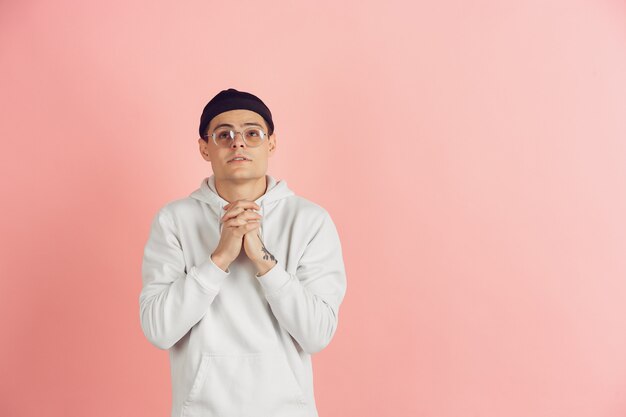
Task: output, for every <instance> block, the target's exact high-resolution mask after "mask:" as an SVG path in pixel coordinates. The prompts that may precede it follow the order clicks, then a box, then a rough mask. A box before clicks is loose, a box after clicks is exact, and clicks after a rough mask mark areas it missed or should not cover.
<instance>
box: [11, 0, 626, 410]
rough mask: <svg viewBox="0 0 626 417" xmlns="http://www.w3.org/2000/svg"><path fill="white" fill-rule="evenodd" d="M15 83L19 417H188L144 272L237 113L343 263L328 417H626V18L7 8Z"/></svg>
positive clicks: (320, 367) (608, 5)
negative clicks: (258, 109) (206, 153)
mask: <svg viewBox="0 0 626 417" xmlns="http://www.w3.org/2000/svg"><path fill="white" fill-rule="evenodd" d="M0 68H1V70H0V71H1V77H0V91H2V93H1V94H0V122H1V123H0V135H1V137H2V153H1V158H2V159H1V161H0V162H1V163H0V170H1V172H0V174H2V175H1V176H0V178H1V181H2V184H1V186H2V192H3V198H2V216H1V217H0V226H1V231H2V238H3V239H2V243H1V245H2V248H1V249H2V251H1V253H2V255H1V257H0V268H1V270H0V273H1V277H2V281H1V284H2V290H1V291H0V325H1V328H2V343H1V344H0V374H1V375H2V377H1V378H0V415H2V416H7V417H30V416H44V415H45V416H49V417H62V416H63V417H68V416H71V417H74V416H77V417H78V416H80V417H83V416H90V417H100V416H103V417H104V416H107V417H108V416H168V415H169V411H170V410H169V407H170V381H169V364H168V355H167V352H166V351H161V350H158V349H156V348H155V347H153V346H152V345H150V344H149V342H148V341H147V340H146V339H145V338H144V336H143V334H142V332H141V328H140V325H139V313H138V296H139V291H140V289H141V274H140V268H141V259H142V252H143V246H144V244H145V242H146V239H147V237H148V231H149V226H150V221H151V219H152V216H153V215H154V214H155V212H156V210H157V209H158V208H159V207H161V206H162V205H163V204H165V203H166V202H168V201H170V200H172V199H176V198H181V197H184V196H187V195H188V194H189V193H190V192H191V191H193V190H194V189H196V188H197V187H198V186H199V184H200V181H201V179H202V178H203V177H205V176H207V175H210V173H211V170H210V164H208V163H207V162H205V161H204V160H202V158H201V157H200V155H199V153H198V150H197V143H196V139H197V125H198V120H199V117H200V112H201V110H202V107H203V106H204V104H205V103H206V101H207V100H208V99H210V98H211V97H212V96H213V95H214V94H216V93H217V92H218V91H220V90H222V89H225V88H229V87H234V88H237V89H241V90H246V91H251V92H254V93H255V94H257V95H259V96H260V97H261V98H262V99H263V100H264V101H266V103H267V104H268V105H269V107H270V108H271V109H272V112H273V113H274V115H275V123H276V134H277V143H278V148H277V153H276V155H275V156H274V157H273V158H272V159H270V169H269V173H270V174H271V175H274V176H275V177H277V178H281V179H286V180H287V181H288V183H289V185H290V187H292V188H293V189H294V190H295V191H296V192H297V193H299V194H300V195H303V196H305V197H307V198H309V199H311V200H313V201H316V202H318V203H319V204H320V205H322V206H323V207H325V208H326V209H327V210H328V211H329V212H330V213H331V216H332V217H333V220H334V221H335V223H336V225H337V227H338V230H339V233H340V237H341V238H342V243H343V248H344V256H345V261H346V270H347V273H348V292H347V295H346V298H345V301H344V304H343V305H342V309H341V313H340V319H339V329H338V331H337V334H336V336H335V338H334V340H333V341H332V343H331V344H330V345H329V346H328V347H327V348H326V349H325V350H324V351H322V352H320V353H319V354H317V355H315V356H314V366H315V393H316V398H317V402H318V407H319V411H320V416H322V417H332V416H338V417H340V416H341V417H343V416H359V417H369V416H411V417H412V416H424V417H426V416H428V417H456V416H471V417H478V416H480V417H502V416H506V417H518V416H519V417H528V416H549V417H552V416H567V417H583V416H588V417H621V416H625V415H626V250H625V249H626V215H625V213H626V192H625V190H626V168H625V167H626V117H625V115H626V5H625V3H624V2H623V1H583V0H573V1H572V0H567V1H566V0H549V1H546V0H532V1H525V2H519V1H500V0H482V1H471V2H467V1H461V0H444V1H437V2H430V1H429V2H426V1H394V0H391V1H380V2H371V1H370V2H363V1H344V2H334V1H333V2H331V1H316V2H306V3H305V2H292V1H272V2H253V1H225V2H210V1H187V2H177V3H175V2H164V1H157V2H155V1H137V0H132V1H90V2H85V1H78V0H73V1H72V0H59V1H3V2H2V3H1V4H0Z"/></svg>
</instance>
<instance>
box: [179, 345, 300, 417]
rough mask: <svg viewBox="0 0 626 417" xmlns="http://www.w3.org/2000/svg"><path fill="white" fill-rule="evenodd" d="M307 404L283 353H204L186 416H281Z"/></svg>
mask: <svg viewBox="0 0 626 417" xmlns="http://www.w3.org/2000/svg"><path fill="white" fill-rule="evenodd" d="M305 405H306V401H305V398H304V395H303V392H302V389H301V388H300V385H299V384H298V382H297V380H296V378H295V376H294V374H293V372H292V370H291V368H290V367H289V365H288V363H287V360H286V358H285V357H284V356H283V353H282V352H281V351H280V350H276V351H269V352H256V353H245V354H216V353H203V354H202V359H201V361H200V366H199V367H198V371H197V372H196V375H195V377H194V381H193V384H192V387H191V390H190V392H189V394H188V396H187V398H186V400H185V403H184V404H183V416H186V417H200V416H202V417H209V416H220V417H226V416H231V415H232V416H253V415H254V416H256V415H258V416H278V415H281V413H285V415H289V412H290V411H295V410H298V409H301V408H303V407H304V406H305Z"/></svg>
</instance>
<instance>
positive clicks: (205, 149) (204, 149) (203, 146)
mask: <svg viewBox="0 0 626 417" xmlns="http://www.w3.org/2000/svg"><path fill="white" fill-rule="evenodd" d="M198 149H199V150H200V155H201V156H202V158H204V160H205V161H209V162H210V161H211V157H210V156H209V144H208V142H207V141H205V140H204V139H202V138H198Z"/></svg>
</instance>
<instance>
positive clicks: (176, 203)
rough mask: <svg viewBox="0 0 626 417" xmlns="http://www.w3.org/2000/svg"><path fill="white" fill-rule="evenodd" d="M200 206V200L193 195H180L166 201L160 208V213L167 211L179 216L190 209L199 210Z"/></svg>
mask: <svg viewBox="0 0 626 417" xmlns="http://www.w3.org/2000/svg"><path fill="white" fill-rule="evenodd" d="M199 207H200V202H199V201H198V200H196V199H195V198H192V197H189V196H187V197H180V198H176V199H173V200H169V201H166V202H165V203H164V204H162V205H161V207H160V208H159V209H158V213H165V214H169V215H171V216H179V215H181V214H184V213H188V212H189V211H190V210H197V209H198V208H199Z"/></svg>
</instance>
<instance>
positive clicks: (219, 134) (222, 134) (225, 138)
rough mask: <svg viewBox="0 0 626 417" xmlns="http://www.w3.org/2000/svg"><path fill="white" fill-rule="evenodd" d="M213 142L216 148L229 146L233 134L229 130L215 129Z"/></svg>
mask: <svg viewBox="0 0 626 417" xmlns="http://www.w3.org/2000/svg"><path fill="white" fill-rule="evenodd" d="M214 134H215V142H216V143H217V146H222V147H227V146H228V145H230V141H231V139H232V138H234V137H235V132H233V131H232V130H229V129H225V128H222V129H217V130H216V131H215V132H214Z"/></svg>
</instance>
